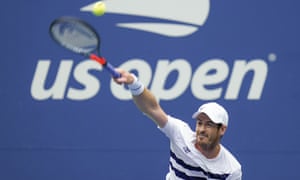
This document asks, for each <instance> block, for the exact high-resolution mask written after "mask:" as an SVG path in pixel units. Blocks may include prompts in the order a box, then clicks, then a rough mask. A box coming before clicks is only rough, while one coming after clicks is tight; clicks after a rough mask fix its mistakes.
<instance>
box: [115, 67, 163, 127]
mask: <svg viewBox="0 0 300 180" xmlns="http://www.w3.org/2000/svg"><path fill="white" fill-rule="evenodd" d="M117 71H118V72H120V74H121V77H120V78H117V79H114V80H115V82H116V83H118V84H126V85H129V86H135V85H136V86H137V87H136V88H137V90H138V92H136V93H133V101H134V103H135V104H136V106H137V107H138V108H139V109H140V111H142V112H143V113H145V114H146V115H147V116H148V117H149V118H150V119H152V120H153V121H154V122H155V123H156V124H157V125H158V126H159V127H164V126H165V125H166V123H167V115H166V113H165V112H164V111H163V109H162V108H161V107H160V105H159V104H158V102H157V100H156V98H155V97H154V95H153V94H152V93H151V92H150V90H149V89H147V88H146V87H145V88H144V87H142V88H141V87H140V85H142V84H141V83H140V82H137V79H136V77H135V76H134V75H133V74H130V73H129V72H127V71H124V70H122V69H117ZM133 88H134V87H133ZM138 88H140V89H138Z"/></svg>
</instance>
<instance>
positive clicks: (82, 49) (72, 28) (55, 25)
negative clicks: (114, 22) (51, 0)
mask: <svg viewBox="0 0 300 180" xmlns="http://www.w3.org/2000/svg"><path fill="white" fill-rule="evenodd" d="M49 31H50V35H51V37H52V38H53V39H54V40H55V41H56V42H57V43H58V44H60V45H61V46H63V47H65V48H66V49H69V50H71V51H73V52H75V53H78V54H82V55H84V56H86V57H89V59H91V60H94V61H96V62H98V63H100V64H101V65H102V66H103V67H104V68H105V69H106V70H108V71H109V72H110V74H111V75H112V76H113V77H114V78H118V77H120V76H121V75H120V73H118V72H117V71H115V68H114V66H113V65H111V64H110V63H109V62H107V61H106V59H105V58H103V57H101V56H100V36H99V35H98V33H97V32H96V31H95V29H94V28H93V27H92V26H91V25H89V24H88V23H86V22H85V21H83V20H81V19H78V18H74V17H60V18H58V19H55V20H54V21H53V22H52V23H51V25H50V29H49Z"/></svg>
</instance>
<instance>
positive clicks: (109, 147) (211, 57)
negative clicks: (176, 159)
mask: <svg viewBox="0 0 300 180" xmlns="http://www.w3.org/2000/svg"><path fill="white" fill-rule="evenodd" d="M94 3H95V1H86V2H85V1H84V2H83V1H78V0H72V1H70V0H65V1H58V0H52V1H37V0H30V1H5V2H3V4H2V6H1V16H0V17H1V23H2V25H1V27H2V28H1V33H0V34H1V40H2V43H1V45H0V46H1V49H2V51H1V55H2V59H1V61H0V63H1V71H0V73H1V76H0V78H1V82H2V83H1V88H0V93H1V101H0V103H1V107H2V108H1V112H0V179H10V180H21V179H22V180H23V179H30V180H41V179H43V180H47V179H49V180H50V179H51V180H53V179H63V180H85V179H89V180H92V179H97V180H99V179H105V180H110V179H111V180H117V179H126V180H135V179H143V180H154V179H155V180H157V179H164V178H165V175H166V173H167V172H168V159H169V142H168V139H167V138H166V137H165V136H164V135H163V134H162V133H161V132H160V131H159V130H158V129H157V127H156V126H155V124H154V123H153V122H152V121H151V120H149V119H148V118H147V117H146V116H144V115H143V114H142V113H141V112H139V111H138V110H137V109H136V107H135V105H134V103H133V102H132V101H131V95H130V93H129V92H128V90H127V89H126V88H125V87H123V86H119V85H117V84H115V83H114V82H113V81H112V80H111V78H110V75H109V74H108V73H107V72H105V70H104V69H103V68H102V67H101V66H100V65H99V64H97V63H95V62H93V61H90V60H89V59H87V58H85V57H83V56H80V55H77V54H74V53H72V52H70V51H68V50H65V49H64V48H62V47H60V46H58V45H57V44H56V43H55V42H54V41H53V40H52V39H51V37H50V35H49V26H50V23H51V22H52V21H53V20H54V19H56V18H58V17H60V16H75V17H78V18H81V19H84V20H86V21H87V22H88V23H90V24H91V25H92V26H94V27H95V29H96V30H97V31H98V33H99V34H100V36H101V41H102V42H101V54H102V55H103V56H104V57H105V58H106V59H107V60H108V61H110V62H111V63H112V64H113V65H115V66H116V67H121V68H124V69H127V70H129V71H132V72H134V73H136V74H137V75H138V76H139V78H140V80H141V81H142V82H143V83H144V84H145V85H146V86H147V87H148V88H149V89H150V90H151V91H152V92H153V93H154V94H155V96H156V97H157V99H158V101H159V102H160V104H161V106H162V107H163V108H164V110H165V111H166V112H167V113H168V114H170V115H172V116H175V117H178V118H180V119H183V120H185V121H186V122H187V123H189V124H190V125H191V126H192V127H193V128H194V127H195V122H194V120H193V119H192V118H191V116H192V114H193V112H194V111H195V110H196V109H197V108H198V106H199V105H201V104H203V103H205V102H209V101H216V102H218V103H220V104H222V105H224V106H225V107H226V109H227V110H228V112H229V126H228V130H227V132H226V134H225V136H224V138H223V139H222V144H223V145H224V146H226V147H227V148H228V149H229V150H230V151H231V152H232V153H233V154H235V156H236V157H237V159H238V160H239V161H240V162H241V164H242V167H243V179H246V180H254V179H264V180H265V179H272V180H276V179H278V180H281V179H299V178H300V175H299V174H298V172H297V165H298V162H299V160H300V144H299V141H298V137H299V136H300V133H299V131H298V125H299V122H298V119H297V118H298V116H297V111H298V101H299V100H300V95H299V92H300V80H299V70H298V66H300V61H299V60H298V59H299V58H300V50H299V40H300V36H299V35H298V34H299V31H300V25H299V23H298V17H299V16H300V12H299V8H300V2H298V1H284V2H283V1H279V0H273V1H271V0H266V1H258V0H254V1H247V2H244V1H237V0H232V1H210V0H191V1H186V2H183V1H179V0H172V1H171V0H164V1H162V0H152V1H137V0H106V1H105V3H106V13H105V14H104V15H103V16H95V15H93V14H92V13H91V10H92V7H93V4H94Z"/></svg>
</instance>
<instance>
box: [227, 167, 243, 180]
mask: <svg viewBox="0 0 300 180" xmlns="http://www.w3.org/2000/svg"><path fill="white" fill-rule="evenodd" d="M227 179H228V180H242V171H241V169H239V170H237V171H235V172H233V173H232V174H231V175H230V176H228V178H227Z"/></svg>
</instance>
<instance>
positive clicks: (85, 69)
mask: <svg viewBox="0 0 300 180" xmlns="http://www.w3.org/2000/svg"><path fill="white" fill-rule="evenodd" d="M89 70H102V66H101V65H99V64H98V63H97V62H95V61H90V60H87V61H82V62H81V63H79V64H78V65H77V66H76V68H75V69H74V77H75V79H76V81H77V82H78V83H80V84H81V85H83V86H84V88H83V89H76V88H73V87H70V88H69V90H68V94H67V98H68V99H72V100H85V99H90V98H92V97H94V96H95V95H96V94H97V93H98V91H99V90H100V83H99V81H98V79H97V78H95V77H94V76H92V75H91V74H89Z"/></svg>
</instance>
